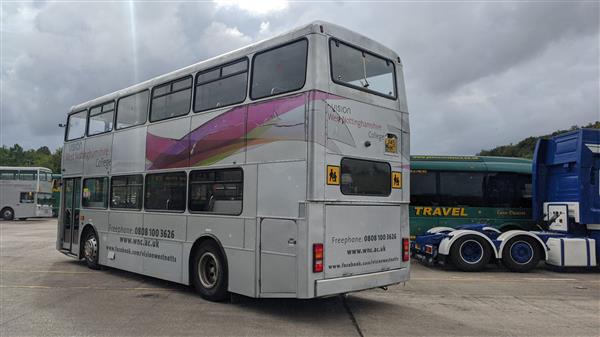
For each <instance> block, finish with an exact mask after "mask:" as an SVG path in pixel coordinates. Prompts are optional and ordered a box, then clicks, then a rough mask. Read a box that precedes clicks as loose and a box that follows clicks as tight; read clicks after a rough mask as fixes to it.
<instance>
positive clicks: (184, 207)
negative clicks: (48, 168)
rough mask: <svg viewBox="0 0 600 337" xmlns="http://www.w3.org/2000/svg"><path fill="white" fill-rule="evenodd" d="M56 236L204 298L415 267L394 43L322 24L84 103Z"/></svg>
mask: <svg viewBox="0 0 600 337" xmlns="http://www.w3.org/2000/svg"><path fill="white" fill-rule="evenodd" d="M62 168H63V169H62V172H61V173H62V176H63V185H62V203H61V210H60V216H59V227H58V233H57V244H56V248H57V249H58V250H59V251H60V252H63V253H65V254H67V255H70V256H73V257H75V258H78V259H84V260H85V261H86V263H87V265H88V266H89V267H91V268H98V267H99V266H100V265H104V266H110V267H113V268H118V269H123V270H127V271H130V272H134V273H139V274H143V275H149V276H153V277H157V278H161V279H165V280H169V281H173V282H178V283H182V284H187V285H192V286H193V287H194V288H195V289H196V291H197V292H198V293H199V294H200V295H201V296H202V297H204V298H206V299H209V300H223V299H224V298H226V296H227V295H228V293H229V292H231V293H237V294H242V295H245V296H250V297H288V298H314V297H321V296H327V295H332V294H339V293H346V292H353V291H359V290H364V289H369V288H375V287H384V286H388V285H392V284H396V283H400V282H404V281H406V280H408V278H409V266H410V262H409V242H408V238H409V228H408V215H409V211H408V202H409V199H410V194H409V186H408V184H409V171H410V170H409V122H408V112H407V104H406V97H405V88H404V82H403V74H402V64H401V62H400V58H399V57H398V55H397V54H396V53H395V52H394V51H392V50H390V49H389V48H386V47H385V46H383V45H381V44H379V43H377V42H375V41H373V40H371V39H369V38H366V37H364V36H362V35H359V34H357V33H354V32H352V31H349V30H347V29H344V28H342V27H339V26H336V25H333V24H329V23H326V22H314V23H311V24H308V25H306V26H303V27H300V28H297V29H295V30H293V31H291V32H288V33H285V34H282V35H279V36H277V37H274V38H271V39H268V40H265V41H261V42H258V43H255V44H252V45H250V46H247V47H244V48H241V49H238V50H235V51H232V52H229V53H227V54H224V55H221V56H218V57H215V58H212V59H209V60H206V61H203V62H200V63H197V64H194V65H191V66H188V67H186V68H183V69H180V70H177V71H174V72H172V73H169V74H166V75H162V76H159V77H156V78H153V79H151V80H148V81H146V82H143V83H140V84H137V85H134V86H131V87H129V88H126V89H123V90H120V91H117V92H114V93H111V94H108V95H105V96H102V97H99V98H96V99H93V100H91V101H88V102H85V103H82V104H79V105H76V106H74V107H73V108H72V109H71V111H70V112H69V114H68V117H67V128H66V131H65V144H64V148H63V158H62Z"/></svg>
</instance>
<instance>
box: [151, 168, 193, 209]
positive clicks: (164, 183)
mask: <svg viewBox="0 0 600 337" xmlns="http://www.w3.org/2000/svg"><path fill="white" fill-rule="evenodd" d="M186 180H187V179H186V174H185V172H169V173H155V174H148V175H146V197H145V200H144V207H145V209H147V210H153V211H175V212H183V211H185V188H186Z"/></svg>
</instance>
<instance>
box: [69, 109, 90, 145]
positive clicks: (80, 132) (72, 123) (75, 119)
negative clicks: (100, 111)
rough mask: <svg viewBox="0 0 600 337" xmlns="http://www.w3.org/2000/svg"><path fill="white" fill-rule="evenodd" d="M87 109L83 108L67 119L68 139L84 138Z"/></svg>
mask: <svg viewBox="0 0 600 337" xmlns="http://www.w3.org/2000/svg"><path fill="white" fill-rule="evenodd" d="M86 119H87V111H85V110H82V111H79V112H76V113H73V114H70V115H69V118H68V120H67V140H74V139H79V138H83V136H84V135H85V124H86Z"/></svg>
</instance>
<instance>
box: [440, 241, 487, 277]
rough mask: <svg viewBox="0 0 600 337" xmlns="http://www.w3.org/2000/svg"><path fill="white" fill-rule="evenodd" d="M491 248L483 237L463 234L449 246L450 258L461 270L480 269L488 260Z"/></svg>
mask: <svg viewBox="0 0 600 337" xmlns="http://www.w3.org/2000/svg"><path fill="white" fill-rule="evenodd" d="M491 255H492V250H491V247H490V245H489V244H488V243H487V242H486V241H485V239H484V238H482V237H480V236H477V235H465V236H463V237H460V238H458V239H457V240H456V241H455V242H454V243H453V244H452V247H451V248H450V260H451V261H452V263H453V264H454V266H455V267H456V268H458V269H459V270H461V271H469V272H471V271H480V270H482V269H483V268H484V267H485V266H486V265H487V264H488V262H489V261H490V256H491Z"/></svg>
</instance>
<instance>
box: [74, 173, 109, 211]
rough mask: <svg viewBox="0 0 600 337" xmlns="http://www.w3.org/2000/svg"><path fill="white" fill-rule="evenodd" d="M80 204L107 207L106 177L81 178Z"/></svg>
mask: <svg viewBox="0 0 600 337" xmlns="http://www.w3.org/2000/svg"><path fill="white" fill-rule="evenodd" d="M81 200H82V205H83V207H87V208H107V206H108V178H106V177H102V178H88V179H84V180H83V198H82V199H81Z"/></svg>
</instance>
